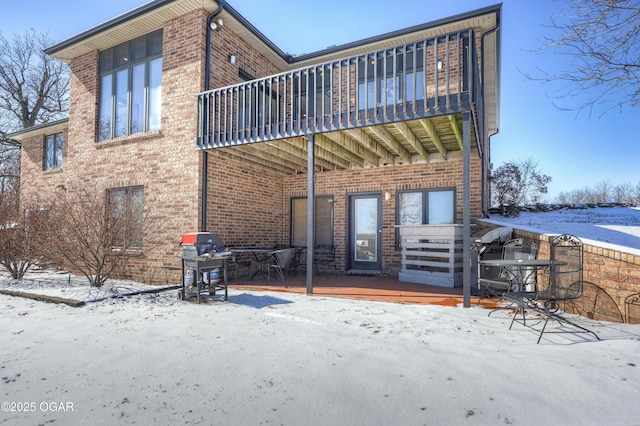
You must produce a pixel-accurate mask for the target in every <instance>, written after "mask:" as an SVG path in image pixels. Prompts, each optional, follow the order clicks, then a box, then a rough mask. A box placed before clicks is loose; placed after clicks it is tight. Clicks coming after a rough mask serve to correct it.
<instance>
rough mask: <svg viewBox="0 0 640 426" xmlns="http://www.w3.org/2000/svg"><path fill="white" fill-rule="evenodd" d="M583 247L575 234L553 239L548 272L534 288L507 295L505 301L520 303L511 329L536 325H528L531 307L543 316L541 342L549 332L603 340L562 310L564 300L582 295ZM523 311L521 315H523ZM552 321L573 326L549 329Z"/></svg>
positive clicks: (539, 337) (516, 304)
mask: <svg viewBox="0 0 640 426" xmlns="http://www.w3.org/2000/svg"><path fill="white" fill-rule="evenodd" d="M583 250H584V248H583V245H582V241H581V240H580V239H579V238H578V237H576V236H574V235H570V234H563V235H559V236H557V237H555V238H554V239H553V240H552V241H551V246H550V261H551V263H550V266H549V268H548V271H547V272H546V273H544V274H543V275H542V276H541V277H539V279H538V281H537V282H536V284H535V286H534V288H533V289H532V290H531V291H526V290H525V291H515V292H508V293H505V294H504V295H503V297H504V299H505V300H507V301H508V302H511V303H513V304H514V305H515V306H516V310H515V312H514V315H513V318H512V320H511V325H510V326H509V329H511V328H512V327H513V324H514V323H515V322H519V323H521V324H522V325H524V326H527V327H530V328H533V326H531V324H530V323H529V324H527V319H526V311H527V310H529V311H533V312H535V313H536V314H539V315H541V316H542V317H543V324H542V328H541V329H540V330H539V331H540V334H539V335H538V343H540V339H542V335H543V333H545V331H546V332H547V333H567V332H568V333H571V332H582V333H590V334H593V335H594V336H595V338H596V339H598V340H600V338H599V337H598V335H597V334H596V333H594V332H593V331H591V330H588V329H587V328H585V327H582V326H581V325H578V324H576V323H575V322H572V321H570V320H568V319H567V318H566V317H564V316H563V315H562V311H561V310H560V307H561V304H562V303H563V302H568V301H572V300H575V299H578V298H580V297H581V296H582V293H583V288H584V281H583V269H582V267H583V256H584V255H583ZM519 314H521V318H520V317H519ZM549 320H554V321H557V322H558V323H560V324H562V325H565V326H567V325H568V326H570V328H569V329H567V328H566V327H562V328H559V329H557V330H554V331H549V330H547V324H548V323H549ZM530 321H531V320H530Z"/></svg>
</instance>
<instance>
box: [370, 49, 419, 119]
mask: <svg viewBox="0 0 640 426" xmlns="http://www.w3.org/2000/svg"><path fill="white" fill-rule="evenodd" d="M423 52H424V50H423V49H422V48H419V49H417V50H416V51H415V52H414V51H408V52H407V53H406V54H404V53H401V54H397V55H395V56H394V55H393V54H392V53H389V54H387V56H386V57H385V56H379V57H378V58H377V60H373V58H371V57H370V58H367V62H360V63H359V64H358V109H364V108H373V107H375V106H384V105H393V104H397V103H400V102H405V101H406V102H412V101H416V100H422V99H424V93H425V92H424V65H423V63H424V57H423Z"/></svg>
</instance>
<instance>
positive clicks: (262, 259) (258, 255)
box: [228, 248, 276, 281]
mask: <svg viewBox="0 0 640 426" xmlns="http://www.w3.org/2000/svg"><path fill="white" fill-rule="evenodd" d="M228 250H229V251H230V252H231V253H232V254H234V255H235V254H237V253H250V254H252V255H253V257H254V259H255V261H256V264H257V266H256V270H255V271H253V273H252V274H251V278H250V279H251V280H253V278H254V277H255V276H256V275H258V274H260V276H262V278H264V280H265V281H266V280H267V275H266V270H265V266H267V265H266V263H267V261H268V260H269V253H271V252H272V251H274V250H276V249H274V248H232V249H228ZM267 267H268V266H267Z"/></svg>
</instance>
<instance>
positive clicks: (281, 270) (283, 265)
mask: <svg viewBox="0 0 640 426" xmlns="http://www.w3.org/2000/svg"><path fill="white" fill-rule="evenodd" d="M297 251H298V249H296V248H295V247H292V248H286V249H281V250H275V251H272V252H271V253H269V257H270V259H271V264H270V265H269V268H268V269H267V284H269V280H270V279H271V270H273V271H275V272H276V273H277V274H278V275H280V278H282V281H283V282H285V283H286V276H287V272H288V270H289V267H290V266H291V263H292V262H293V260H294V258H295V255H296V252H297ZM276 276H277V275H276Z"/></svg>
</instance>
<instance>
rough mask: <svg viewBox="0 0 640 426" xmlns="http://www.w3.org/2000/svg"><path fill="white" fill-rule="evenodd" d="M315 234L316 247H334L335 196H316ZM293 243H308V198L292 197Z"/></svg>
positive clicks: (297, 244)
mask: <svg viewBox="0 0 640 426" xmlns="http://www.w3.org/2000/svg"><path fill="white" fill-rule="evenodd" d="M315 225H316V226H315V235H314V243H315V246H316V247H333V197H332V196H318V197H316V198H315ZM291 245H292V246H294V247H305V246H306V245H307V198H306V197H305V198H292V199H291Z"/></svg>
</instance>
